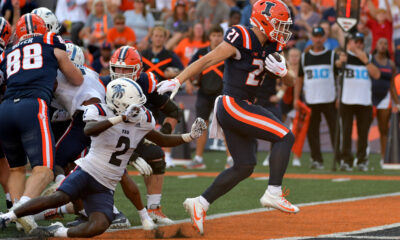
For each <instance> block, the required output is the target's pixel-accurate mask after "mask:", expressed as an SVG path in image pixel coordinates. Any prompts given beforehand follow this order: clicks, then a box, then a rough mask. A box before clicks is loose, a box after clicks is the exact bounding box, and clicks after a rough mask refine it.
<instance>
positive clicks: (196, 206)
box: [183, 197, 206, 235]
mask: <svg viewBox="0 0 400 240" xmlns="http://www.w3.org/2000/svg"><path fill="white" fill-rule="evenodd" d="M183 207H184V208H185V209H186V212H187V213H189V214H190V218H191V220H192V224H193V227H194V228H195V229H196V230H197V231H198V232H199V233H200V234H202V235H203V234H204V226H203V225H204V220H205V219H206V210H204V209H205V207H204V206H203V205H202V204H201V203H200V201H199V199H198V197H196V198H186V200H185V201H184V202H183Z"/></svg>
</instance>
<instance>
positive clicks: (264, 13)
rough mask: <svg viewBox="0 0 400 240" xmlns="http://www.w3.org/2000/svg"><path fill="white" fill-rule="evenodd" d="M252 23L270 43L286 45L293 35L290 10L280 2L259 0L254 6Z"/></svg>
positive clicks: (278, 0) (276, 0)
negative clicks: (290, 28) (290, 29)
mask: <svg viewBox="0 0 400 240" xmlns="http://www.w3.org/2000/svg"><path fill="white" fill-rule="evenodd" d="M250 23H251V24H252V25H253V26H255V27H258V28H259V29H260V30H261V32H263V33H264V34H265V35H266V36H267V37H268V39H269V40H270V41H273V42H280V43H282V44H286V43H287V42H288V41H289V39H290V36H292V33H291V32H290V31H289V27H290V25H291V24H292V19H291V18H290V11H289V8H288V7H287V6H286V4H285V3H283V2H282V1H280V0H259V1H257V2H256V3H254V5H253V11H252V13H251V17H250Z"/></svg>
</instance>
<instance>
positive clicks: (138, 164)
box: [129, 157, 153, 176]
mask: <svg viewBox="0 0 400 240" xmlns="http://www.w3.org/2000/svg"><path fill="white" fill-rule="evenodd" d="M129 164H130V165H132V166H133V167H134V168H136V169H137V170H138V171H139V173H140V174H141V175H142V176H150V175H151V174H153V169H152V168H151V166H150V165H149V164H148V163H147V162H146V161H145V160H144V159H143V158H141V157H137V158H136V159H135V160H133V161H130V162H129Z"/></svg>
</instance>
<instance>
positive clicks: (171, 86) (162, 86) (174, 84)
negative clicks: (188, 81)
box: [157, 78, 181, 99]
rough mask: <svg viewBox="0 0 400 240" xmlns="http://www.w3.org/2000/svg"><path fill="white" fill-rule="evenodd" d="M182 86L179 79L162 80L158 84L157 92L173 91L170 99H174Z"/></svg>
mask: <svg viewBox="0 0 400 240" xmlns="http://www.w3.org/2000/svg"><path fill="white" fill-rule="evenodd" d="M180 87H181V83H180V82H179V79H177V78H174V79H170V80H166V81H162V82H160V83H159V84H157V92H158V94H160V95H162V94H164V93H166V92H172V93H171V97H170V99H173V98H174V97H175V95H176V94H177V93H178V90H179V88H180Z"/></svg>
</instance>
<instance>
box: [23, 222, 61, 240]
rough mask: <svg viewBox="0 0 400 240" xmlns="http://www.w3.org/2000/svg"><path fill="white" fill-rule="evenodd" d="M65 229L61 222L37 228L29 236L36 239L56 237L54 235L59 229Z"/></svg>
mask: <svg viewBox="0 0 400 240" xmlns="http://www.w3.org/2000/svg"><path fill="white" fill-rule="evenodd" d="M62 227H64V225H63V224H62V223H60V222H56V223H53V224H51V225H50V226H47V227H37V228H35V229H33V230H32V231H31V232H30V233H29V235H30V236H34V237H39V238H40V239H41V238H47V237H54V234H55V233H56V232H57V230H58V229H59V228H62Z"/></svg>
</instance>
